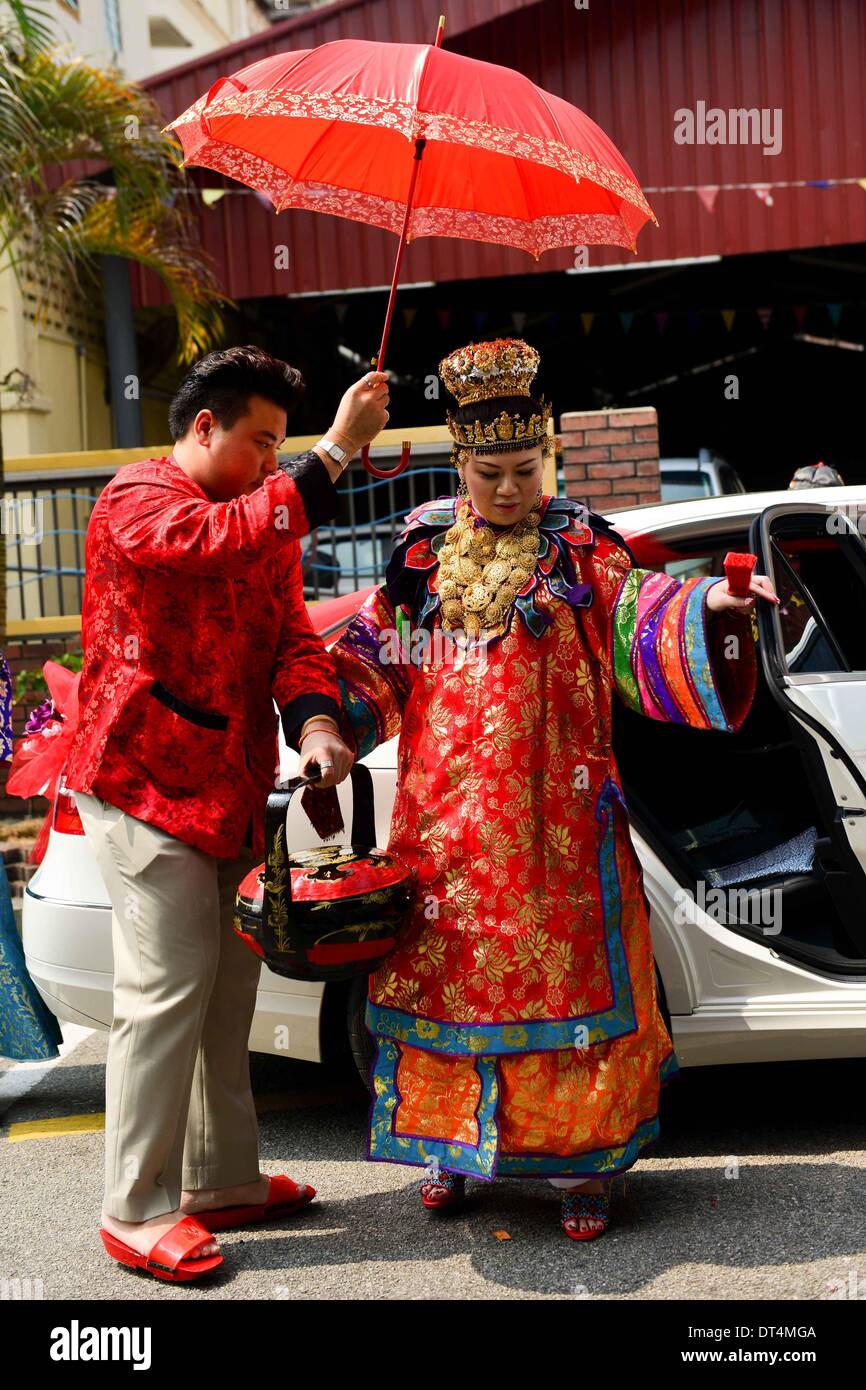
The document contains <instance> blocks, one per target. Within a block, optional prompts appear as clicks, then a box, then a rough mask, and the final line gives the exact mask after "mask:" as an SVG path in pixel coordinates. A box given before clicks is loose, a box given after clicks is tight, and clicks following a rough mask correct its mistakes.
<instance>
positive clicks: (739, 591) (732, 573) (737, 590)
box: [725, 550, 758, 598]
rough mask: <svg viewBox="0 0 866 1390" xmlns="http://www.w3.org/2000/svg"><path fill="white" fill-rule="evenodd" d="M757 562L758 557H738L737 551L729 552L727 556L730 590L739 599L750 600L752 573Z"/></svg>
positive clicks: (726, 570) (726, 573)
mask: <svg viewBox="0 0 866 1390" xmlns="http://www.w3.org/2000/svg"><path fill="white" fill-rule="evenodd" d="M757 562H758V557H757V555H738V554H737V552H736V551H735V550H729V551H728V553H727V555H726V556H725V578H726V579H727V581H728V588H729V589H730V591H731V593H732V594H734V595H735V596H736V597H737V598H748V596H749V585H750V584H751V582H752V571H753V569H754V568H755V565H756V564H757Z"/></svg>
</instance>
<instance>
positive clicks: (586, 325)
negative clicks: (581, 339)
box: [580, 314, 595, 333]
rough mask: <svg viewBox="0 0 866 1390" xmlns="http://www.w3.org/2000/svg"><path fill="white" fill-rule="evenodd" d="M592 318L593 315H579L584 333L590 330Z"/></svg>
mask: <svg viewBox="0 0 866 1390" xmlns="http://www.w3.org/2000/svg"><path fill="white" fill-rule="evenodd" d="M594 318H595V314H581V316H580V321H581V323H582V324H583V331H584V333H588V332H589V330H590V329H591V328H592V321H593V319H594Z"/></svg>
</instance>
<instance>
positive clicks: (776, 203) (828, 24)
mask: <svg viewBox="0 0 866 1390" xmlns="http://www.w3.org/2000/svg"><path fill="white" fill-rule="evenodd" d="M440 10H444V11H445V13H446V18H447V28H446V34H445V46H446V47H450V48H452V49H453V50H454V51H456V52H461V53H467V54H469V55H471V56H472V57H476V58H481V59H484V60H486V61H489V62H494V63H501V64H505V65H507V66H510V67H514V68H518V69H519V70H520V71H521V72H523V73H525V74H526V75H527V76H528V77H529V78H530V79H531V80H532V81H533V82H536V83H537V84H538V85H539V86H541V87H543V88H545V89H547V90H549V91H553V92H556V93H557V94H559V95H560V96H563V97H564V98H565V99H566V100H568V101H572V102H574V103H575V104H576V105H577V106H579V107H580V108H581V109H582V110H584V111H586V112H587V114H588V115H590V116H591V117H592V119H593V120H594V121H596V122H598V124H599V125H600V126H602V128H603V129H604V130H605V131H606V132H607V133H608V134H609V135H610V136H611V137H612V139H613V140H614V141H615V142H616V144H617V145H618V147H619V148H620V150H621V151H622V153H623V155H624V156H625V158H626V160H627V161H628V163H629V164H630V165H631V167H632V168H633V169H634V171H635V173H636V175H637V177H638V179H639V180H640V181H641V184H642V186H643V187H644V188H645V189H646V190H647V196H648V198H649V201H650V203H651V205H652V207H653V209H654V211H655V213H656V215H657V217H658V219H659V223H660V226H659V227H658V228H655V227H653V226H652V225H648V226H647V227H646V228H644V230H643V231H642V232H641V234H640V237H639V239H638V256H637V257H636V258H635V257H631V256H629V253H628V252H621V251H619V250H618V249H616V248H596V247H593V248H591V256H590V258H591V261H592V263H593V264H621V263H626V264H628V263H629V262H630V261H631V260H634V259H639V260H640V261H644V260H653V259H661V260H667V259H672V258H680V257H692V256H707V255H734V254H737V253H742V252H755V251H764V250H767V251H769V250H784V249H788V248H792V247H799V246H821V245H833V244H839V243H845V242H856V241H861V240H864V239H866V192H864V191H863V190H862V189H860V188H859V187H857V185H856V184H853V185H851V186H846V187H828V188H782V189H775V190H774V191H773V193H772V197H773V205H772V206H767V205H766V204H765V203H764V202H762V201H761V200H760V199H759V197H758V196H756V194H755V192H754V190H751V189H740V190H731V191H722V192H720V193H719V194H718V197H717V200H716V203H715V207H714V210H713V211H708V210H707V208H706V207H705V206H704V205H703V204H702V202H701V200H700V198H699V197H698V195H697V194H696V193H695V192H693V191H691V192H660V191H653V190H656V189H667V188H671V187H675V188H677V189H679V188H682V187H683V186H684V185H695V184H698V185H718V184H723V185H724V184H732V183H733V184H740V183H752V184H754V183H758V184H759V183H762V182H764V181H771V182H773V183H776V182H784V181H794V180H822V179H838V178H851V179H857V178H866V151H864V134H863V132H864V128H866V65H864V64H863V61H862V55H863V53H864V51H866V7H864V5H863V4H862V0H822V4H821V6H820V7H817V6H815V5H814V4H813V3H812V0H784V3H783V2H782V0H738V3H736V4H733V5H732V4H730V3H729V0H617V3H616V4H613V3H608V4H603V3H601V0H598V3H596V0H593V3H592V4H590V6H589V8H588V9H585V10H578V9H576V8H575V6H574V3H573V0H535V3H533V2H532V0H340V2H339V3H337V4H335V5H333V6H329V7H327V8H325V9H320V10H315V11H313V12H312V13H310V14H309V15H306V16H299V17H298V18H297V19H294V20H289V21H286V23H284V24H281V25H278V26H276V27H274V28H273V29H271V30H270V31H266V32H265V33H264V34H256V35H254V36H252V37H251V38H249V39H247V40H244V41H243V42H242V43H239V44H234V45H232V46H231V47H230V48H227V49H222V50H219V51H218V52H217V53H213V54H209V55H207V56H206V57H204V58H201V59H198V60H196V61H194V62H191V63H187V64H185V65H184V66H182V67H179V68H175V69H173V70H172V71H170V72H167V73H163V74H160V75H159V76H158V77H156V78H153V79H151V80H150V81H149V82H148V83H147V86H148V87H149V89H150V92H151V94H152V95H153V97H154V98H155V99H156V101H157V102H158V104H159V106H160V108H161V110H162V111H163V113H164V114H165V119H166V121H169V120H172V119H174V117H175V116H177V115H178V114H179V113H180V112H181V111H182V110H184V109H185V108H186V107H187V106H189V105H190V104H191V103H192V102H193V101H195V100H196V98H197V97H198V96H200V95H201V94H202V92H204V91H205V90H206V89H207V88H208V87H209V86H210V85H211V83H213V82H214V81H215V80H216V78H217V77H219V76H222V75H225V74H227V73H230V72H233V71H236V70H237V69H238V68H240V67H243V66H245V65H246V64H248V63H251V62H254V61H256V60H257V59H258V58H261V57H265V56H267V55H268V54H270V53H274V52H281V51H287V50H290V49H291V48H308V47H313V46H315V45H317V44H320V43H327V42H329V41H331V40H333V39H336V38H349V37H355V38H366V39H381V40H387V41H396V42H415V43H423V42H432V41H433V36H434V34H435V29H436V22H437V19H438V15H439V12H440ZM699 101H702V102H704V103H705V104H706V106H707V107H708V108H721V109H722V110H724V111H727V110H729V109H731V108H758V109H762V108H763V109H766V110H767V111H768V112H773V111H774V110H780V111H781V113H782V127H781V129H782V143H781V150H780V152H779V153H778V154H764V153H763V152H762V149H761V147H760V146H756V145H743V144H730V143H727V144H716V145H710V144H706V143H704V144H698V143H696V144H678V143H677V142H676V141H675V140H674V125H675V115H674V113H675V112H676V111H677V110H678V109H681V108H688V109H691V110H695V109H696V107H697V103H698V102H699ZM194 177H195V180H196V182H198V183H200V184H203V185H204V186H210V187H213V186H224V185H225V181H224V180H222V179H221V178H219V177H218V176H217V175H212V174H209V173H208V172H207V171H203V170H198V171H195V174H194ZM200 217H201V241H202V245H203V246H204V247H205V249H206V250H208V251H209V252H210V253H211V255H213V256H214V258H215V260H216V262H217V264H218V266H219V268H220V273H221V277H222V279H223V283H224V285H225V288H226V290H227V292H228V293H229V294H230V295H232V296H233V297H234V298H237V299H246V298H256V297H260V296H265V295H285V294H287V293H291V294H296V293H302V292H307V293H310V292H327V291H334V290H338V289H350V288H358V287H363V286H382V285H387V284H389V283H390V279H391V273H392V269H393V262H394V255H395V252H396V239H395V237H394V236H393V235H390V234H388V233H386V232H383V231H381V230H379V229H377V228H371V227H366V228H365V227H362V226H361V225H360V224H358V223H354V222H349V221H347V220H346V219H344V218H339V217H332V216H325V215H316V214H314V213H310V212H305V211H301V210H290V211H288V212H285V213H282V214H281V215H280V216H279V217H276V216H275V215H274V214H273V213H272V212H270V211H269V210H268V209H267V208H265V207H264V206H262V204H261V203H260V202H259V200H258V199H256V198H255V197H252V196H232V197H226V198H223V199H221V200H220V201H219V202H218V203H217V204H216V205H215V206H214V207H213V208H211V209H203V210H202V212H201V214H200ZM276 244H285V245H287V246H288V248H289V262H290V266H291V268H292V269H291V274H290V276H289V277H288V279H287V274H286V271H284V270H282V271H281V270H278V269H276V268H275V265H274V246H275V245H276ZM572 260H573V257H572V254H571V253H570V252H569V251H568V250H565V251H554V252H550V253H548V254H546V255H544V256H542V257H541V259H540V260H539V261H538V262H537V263H536V262H535V261H534V260H533V259H532V258H531V257H529V256H526V255H524V254H522V253H521V252H518V251H511V250H508V249H504V248H500V247H487V246H484V245H482V244H481V243H478V242H471V241H458V240H456V239H453V238H436V239H433V238H419V239H418V240H416V241H413V242H412V243H411V245H410V246H409V247H408V248H407V251H406V254H405V257H404V262H403V271H402V276H401V283H406V282H418V281H428V280H436V281H439V280H460V279H470V280H471V279H477V278H479V277H487V276H501V275H515V274H517V275H524V274H529V273H533V272H534V273H546V272H549V271H552V270H562V269H565V268H567V267H569V266H571V264H572ZM132 274H133V280H134V285H135V293H136V300H137V302H138V303H140V304H157V303H164V302H165V300H166V296H165V294H164V292H163V291H162V287H161V286H160V285H159V283H158V281H156V279H155V277H154V276H152V275H151V274H150V273H149V272H146V271H141V270H140V269H138V268H133V271H132Z"/></svg>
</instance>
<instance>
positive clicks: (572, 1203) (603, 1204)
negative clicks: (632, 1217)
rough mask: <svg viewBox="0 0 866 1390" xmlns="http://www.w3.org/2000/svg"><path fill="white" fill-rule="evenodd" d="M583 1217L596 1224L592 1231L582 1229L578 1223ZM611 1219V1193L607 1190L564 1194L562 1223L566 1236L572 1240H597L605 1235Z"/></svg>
mask: <svg viewBox="0 0 866 1390" xmlns="http://www.w3.org/2000/svg"><path fill="white" fill-rule="evenodd" d="M581 1217H583V1218H584V1219H586V1220H590V1221H592V1222H593V1223H594V1224H593V1227H592V1228H591V1229H590V1230H588V1231H582V1230H581V1229H580V1227H579V1226H578V1224H577V1223H578V1221H579V1220H580V1218H581ZM609 1219H610V1193H609V1192H608V1191H607V1190H605V1191H604V1192H581V1190H580V1189H579V1188H578V1189H577V1190H576V1191H573V1192H568V1191H565V1192H563V1194H562V1212H561V1215H560V1221H561V1223H562V1229H563V1230H564V1231H565V1234H566V1235H567V1236H569V1237H570V1238H571V1239H572V1240H595V1238H596V1237H597V1236H601V1235H604V1233H605V1231H606V1230H607V1223H608V1220H609ZM569 1222H572V1223H573V1229H570V1228H569V1224H568V1223H569ZM599 1222H600V1223H601V1224H600V1225H599V1224H598V1223H599Z"/></svg>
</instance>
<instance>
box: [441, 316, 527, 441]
mask: <svg viewBox="0 0 866 1390" xmlns="http://www.w3.org/2000/svg"><path fill="white" fill-rule="evenodd" d="M540 361H541V358H540V355H539V353H538V352H537V351H536V349H535V348H534V347H530V345H529V343H525V342H524V341H523V339H522V338H495V339H493V341H492V342H488V343H469V344H467V345H466V346H465V347H461V348H457V349H456V350H455V351H454V352H452V353H449V355H448V356H447V357H443V359H442V361H441V362H440V363H439V376H440V378H441V379H442V381H443V382H444V383H445V385H446V386H447V388H448V390H449V391H450V392H451V394H452V396H454V397H455V399H456V401H457V404H458V405H459V406H464V405H472V404H473V403H474V402H475V401H484V400H490V399H491V398H494V397H497V396H528V395H529V394H530V384H531V382H532V380H533V378H534V376H535V373H536V372H537V371H538V364H539V362H540ZM552 410H553V408H552V405H551V403H550V402H549V401H544V400H542V402H541V411H537V410H534V411H533V412H532V414H530V415H528V416H522V415H519V414H517V413H512V414H509V413H508V412H507V411H506V410H502V411H501V412H500V413H499V415H497V416H495V418H494V419H493V420H490V421H482V420H470V421H467V422H465V423H463V422H461V421H458V420H456V419H455V418H454V415H453V414H452V412H451V411H450V410H449V411H447V412H446V414H447V420H448V429H449V431H450V433H451V437H452V439H454V440H455V442H456V443H457V444H461V445H463V447H464V448H469V449H481V450H485V451H486V450H491V451H495V450H496V449H497V448H499V449H509V448H510V449H518V448H525V447H526V446H527V445H528V444H538V443H540V442H541V441H542V440H545V439H546V438H547V437H548V432H547V424H548V421H549V420H550V418H551V415H552Z"/></svg>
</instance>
